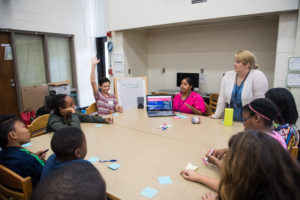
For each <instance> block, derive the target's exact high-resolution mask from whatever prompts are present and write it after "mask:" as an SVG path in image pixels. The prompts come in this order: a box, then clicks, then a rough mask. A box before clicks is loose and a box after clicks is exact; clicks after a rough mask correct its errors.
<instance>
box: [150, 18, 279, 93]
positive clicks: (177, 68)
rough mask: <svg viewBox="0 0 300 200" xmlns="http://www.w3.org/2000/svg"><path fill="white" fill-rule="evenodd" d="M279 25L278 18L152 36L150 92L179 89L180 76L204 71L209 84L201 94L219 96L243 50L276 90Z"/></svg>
mask: <svg viewBox="0 0 300 200" xmlns="http://www.w3.org/2000/svg"><path fill="white" fill-rule="evenodd" d="M277 24H278V19H277V18H274V19H267V20H257V21H249V22H234V23H224V24H211V25H203V26H197V27H190V28H188V27H184V28H181V29H179V28H177V29H170V30H164V31H152V32H149V33H148V41H147V60H148V84H149V90H150V91H151V92H152V91H156V90H159V89H176V73H177V72H194V73H200V69H201V68H203V69H204V74H206V75H207V77H208V78H207V83H206V84H200V90H201V92H203V93H206V92H207V93H218V92H219V88H220V81H221V78H222V75H223V73H225V72H226V71H228V70H233V60H234V54H235V53H236V52H237V51H239V50H243V49H248V50H250V51H252V52H253V53H254V54H255V55H256V59H257V64H258V65H259V66H260V70H262V71H263V72H264V73H265V75H266V76H267V79H268V81H269V87H272V86H273V76H274V64H275V54H276V42H277ZM163 67H164V68H166V73H164V74H163V73H162V68H163Z"/></svg>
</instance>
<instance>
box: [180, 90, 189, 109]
mask: <svg viewBox="0 0 300 200" xmlns="http://www.w3.org/2000/svg"><path fill="white" fill-rule="evenodd" d="M190 94H191V92H190V93H189V95H188V96H187V97H185V99H184V101H183V102H182V103H181V97H180V101H179V106H178V109H177V112H180V111H179V109H180V107H181V106H182V104H184V102H185V101H186V100H187V98H189V96H190Z"/></svg>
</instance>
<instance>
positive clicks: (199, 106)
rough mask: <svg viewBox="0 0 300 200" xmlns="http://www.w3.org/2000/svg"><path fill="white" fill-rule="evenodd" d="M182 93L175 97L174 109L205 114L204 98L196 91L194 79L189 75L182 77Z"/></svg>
mask: <svg viewBox="0 0 300 200" xmlns="http://www.w3.org/2000/svg"><path fill="white" fill-rule="evenodd" d="M180 89H181V91H180V93H178V94H177V95H176V96H175V97H174V99H173V110H174V111H176V112H183V113H189V114H197V115H203V114H204V113H205V103H204V100H203V98H202V97H201V96H200V95H199V94H198V93H196V92H194V91H193V90H194V86H193V80H192V79H191V78H189V77H187V78H184V79H182V81H181V85H180Z"/></svg>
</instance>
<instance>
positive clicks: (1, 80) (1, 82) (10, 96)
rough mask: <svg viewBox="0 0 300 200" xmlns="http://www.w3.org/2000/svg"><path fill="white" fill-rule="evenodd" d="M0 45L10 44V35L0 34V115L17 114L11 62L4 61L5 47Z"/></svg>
mask: <svg viewBox="0 0 300 200" xmlns="http://www.w3.org/2000/svg"><path fill="white" fill-rule="evenodd" d="M1 44H11V42H10V33H1V32H0V114H7V113H12V114H16V115H18V114H19V109H18V100H17V92H16V86H14V87H13V86H12V85H11V81H13V82H14V83H15V76H14V68H13V61H12V60H4V52H5V47H3V46H2V45H1Z"/></svg>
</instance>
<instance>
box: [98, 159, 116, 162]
mask: <svg viewBox="0 0 300 200" xmlns="http://www.w3.org/2000/svg"><path fill="white" fill-rule="evenodd" d="M99 162H117V160H116V159H113V160H99Z"/></svg>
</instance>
